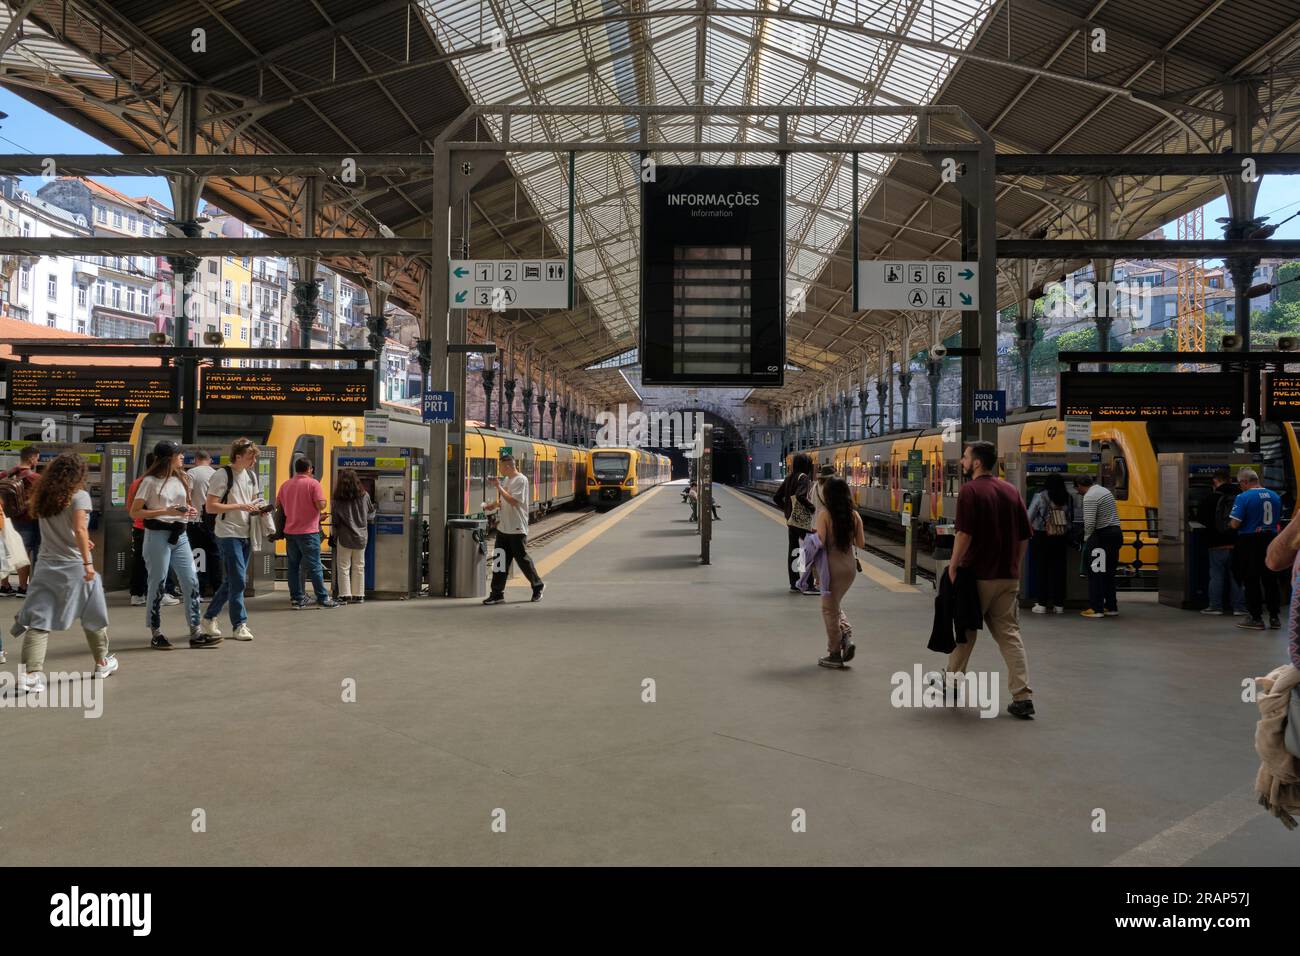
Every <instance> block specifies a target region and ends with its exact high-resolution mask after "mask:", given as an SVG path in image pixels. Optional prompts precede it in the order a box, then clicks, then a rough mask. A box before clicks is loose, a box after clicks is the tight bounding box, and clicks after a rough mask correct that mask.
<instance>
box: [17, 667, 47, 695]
mask: <svg viewBox="0 0 1300 956" xmlns="http://www.w3.org/2000/svg"><path fill="white" fill-rule="evenodd" d="M17 690H18V692H19V693H22V694H43V693H45V674H44V673H43V672H41V671H37V672H36V673H35V674H23V675H22V676H21V677H19V678H18V687H17Z"/></svg>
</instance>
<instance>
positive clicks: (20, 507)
mask: <svg viewBox="0 0 1300 956" xmlns="http://www.w3.org/2000/svg"><path fill="white" fill-rule="evenodd" d="M17 471H18V469H16V468H15V469H14V471H13V472H11V473H10V474H8V475H5V477H3V478H0V507H3V508H4V513H5V514H7V515H9V516H11V517H12V518H13V519H14V520H15V521H28V520H30V519H29V518H28V511H27V482H26V481H25V480H24V479H23V476H22V475H20V474H18V473H17Z"/></svg>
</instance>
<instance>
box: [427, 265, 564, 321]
mask: <svg viewBox="0 0 1300 956" xmlns="http://www.w3.org/2000/svg"><path fill="white" fill-rule="evenodd" d="M448 280H449V285H448V293H449V297H450V300H451V307H452V308H453V309H490V310H492V311H493V312H504V311H505V310H506V309H567V308H568V307H569V264H568V262H567V260H564V259H537V260H533V261H520V260H515V259H453V260H451V262H450V272H449V275H448Z"/></svg>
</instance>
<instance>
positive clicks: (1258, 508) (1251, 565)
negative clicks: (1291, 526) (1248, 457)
mask: <svg viewBox="0 0 1300 956" xmlns="http://www.w3.org/2000/svg"><path fill="white" fill-rule="evenodd" d="M1237 484H1239V485H1240V486H1241V494H1239V495H1237V500H1236V501H1235V502H1233V505H1232V526H1233V528H1235V529H1236V531H1237V547H1236V551H1235V553H1234V558H1235V559H1236V561H1237V567H1238V569H1239V571H1240V574H1241V581H1242V584H1243V585H1244V586H1245V589H1246V617H1245V619H1244V620H1240V621H1238V622H1237V626H1238V627H1244V628H1247V629H1249V630H1252V631H1262V630H1264V608H1265V607H1267V608H1268V626H1269V627H1271V628H1273V629H1274V630H1276V629H1277V628H1280V627H1281V626H1282V620H1281V618H1280V617H1278V612H1279V611H1280V610H1281V601H1280V599H1279V595H1278V587H1277V575H1275V574H1274V573H1273V572H1272V571H1270V570H1269V569H1268V565H1267V563H1266V558H1267V555H1268V546H1269V545H1270V544H1272V543H1273V539H1274V538H1275V537H1277V533H1278V530H1279V529H1280V527H1281V521H1282V499H1281V498H1279V497H1278V496H1277V493H1276V492H1274V491H1271V490H1270V489H1268V488H1265V487H1264V486H1263V485H1261V484H1260V483H1259V475H1258V474H1257V473H1256V472H1255V470H1254V469H1253V468H1243V469H1241V471H1239V472H1237ZM1261 592H1262V593H1261Z"/></svg>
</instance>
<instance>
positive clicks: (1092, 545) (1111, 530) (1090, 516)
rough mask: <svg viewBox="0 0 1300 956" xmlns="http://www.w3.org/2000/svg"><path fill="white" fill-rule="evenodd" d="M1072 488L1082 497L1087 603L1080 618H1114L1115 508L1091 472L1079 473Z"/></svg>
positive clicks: (1117, 535)
mask: <svg viewBox="0 0 1300 956" xmlns="http://www.w3.org/2000/svg"><path fill="white" fill-rule="evenodd" d="M1074 487H1075V488H1076V489H1078V492H1079V494H1080V495H1082V496H1083V540H1084V560H1086V561H1087V562H1088V604H1089V607H1088V609H1087V610H1086V611H1084V612H1083V615H1082V616H1083V617H1086V618H1089V619H1091V620H1100V619H1101V618H1103V617H1116V616H1117V615H1118V614H1119V604H1118V603H1117V602H1116V600H1115V571H1116V570H1117V569H1118V566H1119V546H1120V544H1121V543H1122V541H1123V535H1122V534H1121V533H1120V530H1119V509H1117V508H1116V507H1115V496H1114V495H1113V494H1111V493H1110V489H1108V488H1103V487H1102V486H1101V485H1099V484H1096V483H1095V482H1094V481H1093V478H1092V475H1079V476H1078V477H1077V478H1075V479H1074Z"/></svg>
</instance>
